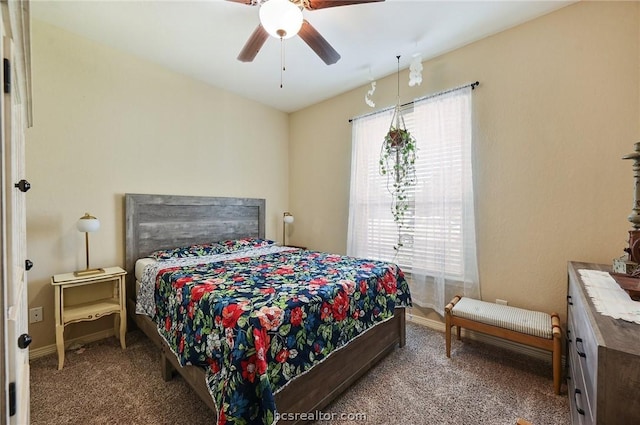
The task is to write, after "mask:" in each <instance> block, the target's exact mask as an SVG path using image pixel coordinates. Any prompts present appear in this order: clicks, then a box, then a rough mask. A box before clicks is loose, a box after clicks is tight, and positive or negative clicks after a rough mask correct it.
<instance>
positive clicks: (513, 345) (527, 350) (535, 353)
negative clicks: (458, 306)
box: [407, 314, 564, 364]
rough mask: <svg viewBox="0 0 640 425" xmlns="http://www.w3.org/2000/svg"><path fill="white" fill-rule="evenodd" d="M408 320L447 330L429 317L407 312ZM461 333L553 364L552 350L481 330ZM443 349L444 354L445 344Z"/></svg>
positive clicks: (442, 330) (443, 330)
mask: <svg viewBox="0 0 640 425" xmlns="http://www.w3.org/2000/svg"><path fill="white" fill-rule="evenodd" d="M407 320H408V321H410V322H413V323H415V324H416V325H421V326H425V327H427V328H429V329H433V330H435V331H439V332H442V333H444V332H445V330H446V326H445V324H444V323H443V322H441V321H439V320H433V319H427V318H426V317H422V316H415V315H412V314H407ZM461 335H462V337H464V338H469V339H471V340H475V341H479V342H483V343H486V344H491V345H494V346H496V347H500V348H504V349H507V350H510V351H514V352H516V353H519V354H524V355H526V356H530V357H534V358H536V359H540V360H543V361H545V362H547V363H549V364H551V352H550V351H546V350H542V349H540V348H536V347H530V346H528V345H524V344H519V343H517V342H512V341H508V340H506V339H502V338H498V337H495V336H491V335H486V334H483V333H480V332H474V331H470V330H468V329H464V328H462V332H461ZM442 350H443V354H444V346H443V348H442ZM562 363H563V364H564V356H563V357H562Z"/></svg>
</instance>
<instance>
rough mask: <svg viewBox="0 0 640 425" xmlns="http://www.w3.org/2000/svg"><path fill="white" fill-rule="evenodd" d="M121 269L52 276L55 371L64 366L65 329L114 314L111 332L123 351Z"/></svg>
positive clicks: (124, 319) (124, 316) (124, 317)
mask: <svg viewBox="0 0 640 425" xmlns="http://www.w3.org/2000/svg"><path fill="white" fill-rule="evenodd" d="M126 274H127V272H125V271H124V270H123V269H122V268H120V267H106V268H105V269H104V273H100V274H93V275H89V276H76V275H74V274H73V273H64V274H57V275H54V276H52V277H51V285H53V287H54V288H55V291H56V295H55V297H56V299H55V312H56V347H57V349H58V370H60V369H62V366H64V327H65V326H67V325H69V324H71V323H77V322H84V321H91V320H96V319H100V318H101V317H104V316H108V315H110V314H113V315H114V319H113V328H114V329H113V333H114V334H115V337H116V339H119V340H120V346H121V347H122V349H123V350H124V349H125V348H126V346H125V341H124V338H125V333H126V331H127V310H126V296H125V279H124V276H125V275H126Z"/></svg>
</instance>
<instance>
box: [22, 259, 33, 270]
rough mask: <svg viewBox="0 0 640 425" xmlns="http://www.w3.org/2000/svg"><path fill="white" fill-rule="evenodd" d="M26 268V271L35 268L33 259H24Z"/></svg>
mask: <svg viewBox="0 0 640 425" xmlns="http://www.w3.org/2000/svg"><path fill="white" fill-rule="evenodd" d="M24 268H25V270H26V271H29V270H31V269H32V268H33V261H31V260H29V259H27V260H24Z"/></svg>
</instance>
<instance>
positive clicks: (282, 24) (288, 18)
mask: <svg viewBox="0 0 640 425" xmlns="http://www.w3.org/2000/svg"><path fill="white" fill-rule="evenodd" d="M302 19H303V18H302V10H300V8H299V7H298V6H296V5H295V4H293V3H292V2H290V1H289V0H269V1H266V2H264V3H262V5H261V6H260V23H261V24H262V26H263V27H264V29H265V30H266V31H267V32H268V33H269V35H272V36H273V37H276V38H283V39H286V38H291V37H293V36H294V35H296V34H298V31H300V27H302Z"/></svg>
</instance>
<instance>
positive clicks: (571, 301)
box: [567, 295, 573, 305]
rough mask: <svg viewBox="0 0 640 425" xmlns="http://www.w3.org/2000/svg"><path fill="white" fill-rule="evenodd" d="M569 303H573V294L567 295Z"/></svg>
mask: <svg viewBox="0 0 640 425" xmlns="http://www.w3.org/2000/svg"><path fill="white" fill-rule="evenodd" d="M567 304H569V305H573V300H572V299H571V295H567Z"/></svg>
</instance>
